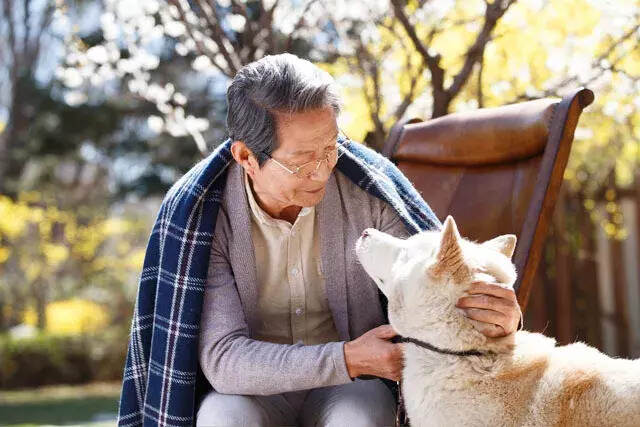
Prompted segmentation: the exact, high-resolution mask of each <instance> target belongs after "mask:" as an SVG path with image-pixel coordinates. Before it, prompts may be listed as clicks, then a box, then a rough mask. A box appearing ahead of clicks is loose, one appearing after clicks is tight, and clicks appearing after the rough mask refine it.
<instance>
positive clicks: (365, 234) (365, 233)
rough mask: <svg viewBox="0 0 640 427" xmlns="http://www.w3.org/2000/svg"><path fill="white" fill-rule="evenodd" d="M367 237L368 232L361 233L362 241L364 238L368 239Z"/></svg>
mask: <svg viewBox="0 0 640 427" xmlns="http://www.w3.org/2000/svg"><path fill="white" fill-rule="evenodd" d="M368 236H369V232H368V231H367V230H364V231H363V232H362V238H363V239H364V238H366V237H368Z"/></svg>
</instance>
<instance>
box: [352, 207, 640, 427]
mask: <svg viewBox="0 0 640 427" xmlns="http://www.w3.org/2000/svg"><path fill="white" fill-rule="evenodd" d="M515 243H516V237H515V236H514V235H503V236H499V237H496V238H494V239H492V240H489V241H486V242H484V243H475V242H471V241H469V240H467V239H463V238H461V237H460V234H459V233H458V229H457V227H456V224H455V222H454V220H453V218H452V217H450V216H449V217H447V219H446V220H445V222H444V227H443V230H442V231H441V232H440V231H427V232H423V233H418V234H416V235H414V236H411V237H410V238H408V239H406V240H402V239H397V238H395V237H392V236H390V235H388V234H385V233H382V232H380V231H378V230H375V229H367V230H365V231H364V232H363V234H362V236H361V237H360V239H359V240H358V242H357V244H356V253H357V255H358V258H359V260H360V262H361V263H362V266H363V267H364V269H365V270H366V271H367V273H368V274H369V275H370V276H371V277H372V278H373V280H374V282H375V283H376V284H377V285H378V287H379V288H380V290H381V291H382V292H383V293H384V294H385V295H386V296H387V298H388V301H389V304H388V310H389V323H390V324H391V326H393V328H394V329H395V330H396V331H397V332H398V333H399V334H400V335H401V336H402V337H403V338H402V341H403V342H406V344H404V347H405V353H404V363H405V366H404V369H403V375H402V378H403V381H402V393H403V396H404V400H405V407H406V410H407V415H408V417H409V420H410V423H411V425H412V426H461V425H464V426H581V427H582V426H640V359H638V360H626V359H612V358H610V357H607V356H606V355H604V354H602V353H600V352H599V351H598V350H596V349H595V348H593V347H589V346H588V345H585V344H583V343H574V344H570V345H566V346H561V347H556V345H555V344H556V343H555V340H553V339H552V338H548V337H545V336H544V335H542V334H537V333H530V332H526V331H519V332H515V333H513V334H510V335H508V336H506V337H502V338H489V337H486V336H485V335H483V334H481V333H480V332H478V330H477V329H476V326H478V324H477V323H476V321H475V320H472V319H469V318H468V317H465V315H464V312H463V311H462V310H461V309H459V308H457V307H455V304H456V302H457V300H458V299H459V298H460V297H462V296H466V295H468V294H467V293H466V291H467V290H468V289H469V287H470V285H471V283H472V282H473V281H477V280H480V281H486V282H497V283H500V284H502V285H503V286H505V287H508V288H512V287H513V283H514V281H515V279H516V271H515V267H514V265H513V264H512V262H511V256H512V255H513V251H514V248H515Z"/></svg>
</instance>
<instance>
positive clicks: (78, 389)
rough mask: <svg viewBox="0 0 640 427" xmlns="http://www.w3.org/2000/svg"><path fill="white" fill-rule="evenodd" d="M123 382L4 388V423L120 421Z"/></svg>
mask: <svg viewBox="0 0 640 427" xmlns="http://www.w3.org/2000/svg"><path fill="white" fill-rule="evenodd" d="M119 396H120V383H95V384H88V385H81V386H67V385H64V386H50V387H41V388H36V389H30V390H16V391H0V425H12V426H15V425H21V426H31V425H90V426H92V427H97V426H100V427H102V426H113V425H115V424H116V416H117V411H118V398H119Z"/></svg>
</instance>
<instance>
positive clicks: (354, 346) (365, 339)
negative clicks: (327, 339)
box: [344, 325, 404, 381]
mask: <svg viewBox="0 0 640 427" xmlns="http://www.w3.org/2000/svg"><path fill="white" fill-rule="evenodd" d="M396 335H398V333H397V332H396V331H395V330H394V329H393V327H392V326H391V325H380V326H378V327H377V328H373V329H371V330H370V331H367V332H365V333H364V334H362V335H361V336H359V337H358V338H356V339H355V340H353V341H349V342H347V343H345V345H344V360H345V362H346V364H347V371H349V376H350V377H351V378H355V377H357V376H360V375H375V376H376V377H382V378H388V379H390V380H393V381H400V380H401V379H402V368H403V366H404V343H398V344H394V343H391V342H389V341H388V340H390V339H391V338H393V337H394V336H396Z"/></svg>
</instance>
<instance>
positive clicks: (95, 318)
mask: <svg viewBox="0 0 640 427" xmlns="http://www.w3.org/2000/svg"><path fill="white" fill-rule="evenodd" d="M45 311H46V317H47V320H46V325H47V328H46V332H49V333H53V334H61V335H76V334H81V333H85V332H94V331H98V330H101V329H103V328H104V327H106V326H107V325H108V323H109V318H108V315H107V312H106V310H105V309H104V308H103V307H101V306H100V305H99V304H96V303H95V302H93V301H88V300H84V299H80V298H73V299H68V300H64V301H56V302H52V303H50V304H48V305H47V308H46V310H45ZM23 320H24V323H26V324H27V325H32V326H36V324H37V321H38V316H37V314H36V312H35V310H34V309H33V308H29V309H27V310H26V311H25V312H24V315H23Z"/></svg>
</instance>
